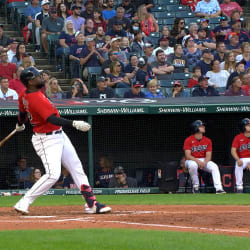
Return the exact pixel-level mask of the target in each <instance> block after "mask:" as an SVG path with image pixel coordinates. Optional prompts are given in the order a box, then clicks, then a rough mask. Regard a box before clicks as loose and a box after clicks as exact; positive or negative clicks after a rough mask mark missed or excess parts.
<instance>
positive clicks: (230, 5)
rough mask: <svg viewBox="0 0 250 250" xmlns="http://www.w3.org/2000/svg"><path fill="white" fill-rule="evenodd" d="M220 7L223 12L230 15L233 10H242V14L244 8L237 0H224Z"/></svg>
mask: <svg viewBox="0 0 250 250" xmlns="http://www.w3.org/2000/svg"><path fill="white" fill-rule="evenodd" d="M220 8H221V11H222V14H224V15H226V16H228V17H230V16H231V14H232V12H233V10H238V11H240V15H242V12H243V10H242V8H241V7H240V5H239V4H238V3H237V2H231V0H224V2H223V3H222V4H220Z"/></svg>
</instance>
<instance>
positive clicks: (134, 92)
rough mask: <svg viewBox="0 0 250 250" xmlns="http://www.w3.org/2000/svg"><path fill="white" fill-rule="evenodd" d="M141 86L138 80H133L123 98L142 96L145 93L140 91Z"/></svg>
mask: <svg viewBox="0 0 250 250" xmlns="http://www.w3.org/2000/svg"><path fill="white" fill-rule="evenodd" d="M142 87H143V85H142V84H140V83H139V82H134V83H132V84H131V88H130V90H129V91H127V92H125V94H124V98H144V97H145V94H144V93H143V92H142V91H141V88H142Z"/></svg>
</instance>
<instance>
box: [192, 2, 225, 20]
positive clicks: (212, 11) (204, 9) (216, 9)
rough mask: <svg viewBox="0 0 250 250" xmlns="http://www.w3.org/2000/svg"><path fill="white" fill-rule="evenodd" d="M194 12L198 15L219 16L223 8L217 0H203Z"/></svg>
mask: <svg viewBox="0 0 250 250" xmlns="http://www.w3.org/2000/svg"><path fill="white" fill-rule="evenodd" d="M194 12H195V15H196V16H198V17H219V16H220V14H221V9H220V5H219V3H218V1H217V0H201V1H200V2H198V4H197V6H196V8H195V11H194Z"/></svg>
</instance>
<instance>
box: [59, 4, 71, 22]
mask: <svg viewBox="0 0 250 250" xmlns="http://www.w3.org/2000/svg"><path fill="white" fill-rule="evenodd" d="M57 15H58V17H61V18H63V20H64V21H66V19H67V17H69V16H70V13H69V10H68V7H67V5H66V4H64V3H59V4H58V7H57Z"/></svg>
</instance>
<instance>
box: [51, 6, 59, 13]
mask: <svg viewBox="0 0 250 250" xmlns="http://www.w3.org/2000/svg"><path fill="white" fill-rule="evenodd" d="M49 12H50V13H57V9H56V7H53V6H52V7H50V8H49Z"/></svg>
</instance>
